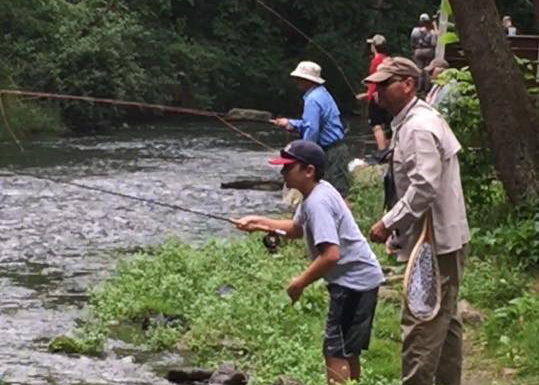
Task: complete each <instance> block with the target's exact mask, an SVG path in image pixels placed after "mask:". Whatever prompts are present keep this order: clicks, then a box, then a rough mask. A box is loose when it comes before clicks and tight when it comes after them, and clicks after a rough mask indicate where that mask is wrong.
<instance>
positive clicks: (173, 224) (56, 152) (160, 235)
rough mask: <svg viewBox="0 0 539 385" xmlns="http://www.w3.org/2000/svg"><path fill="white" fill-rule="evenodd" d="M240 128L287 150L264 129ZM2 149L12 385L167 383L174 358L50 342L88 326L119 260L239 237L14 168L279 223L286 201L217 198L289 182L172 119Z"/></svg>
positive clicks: (237, 142) (226, 135) (251, 151)
mask: <svg viewBox="0 0 539 385" xmlns="http://www.w3.org/2000/svg"><path fill="white" fill-rule="evenodd" d="M238 126H239V127H240V128H241V129H243V130H245V131H247V132H249V133H251V134H253V135H254V136H255V137H256V138H257V139H259V140H260V141H262V142H264V143H266V144H268V145H270V146H272V147H274V148H276V149H277V148H279V147H281V146H282V145H283V144H285V143H286V142H287V141H289V140H291V139H292V138H288V137H287V135H286V134H285V133H283V132H281V131H279V130H277V129H276V128H273V127H272V126H269V125H267V124H254V123H241V124H238ZM23 146H24V148H25V151H24V152H23V153H20V152H19V151H18V149H17V148H16V147H15V146H14V145H12V144H11V143H9V142H5V143H0V152H1V154H2V157H1V158H0V160H1V162H2V164H1V165H0V242H1V243H2V249H1V251H0V334H1V335H2V338H1V339H0V374H3V380H4V382H5V383H8V384H86V385H91V384H111V383H114V384H167V383H168V382H167V381H166V380H164V379H163V378H162V377H161V376H160V375H159V373H160V372H161V369H160V368H163V367H167V366H169V367H170V366H175V365H179V364H181V363H182V362H183V359H184V358H183V357H182V356H181V355H178V354H175V353H161V354H153V353H152V354H150V353H147V352H141V351H140V350H137V349H136V348H135V347H134V346H132V344H130V343H129V342H126V341H122V340H109V342H108V344H107V356H106V358H103V359H100V358H91V357H84V356H82V357H81V356H68V355H61V354H50V353H49V352H48V351H47V349H46V347H47V342H48V341H49V340H50V339H51V338H54V337H56V336H58V335H62V334H69V332H70V331H71V330H72V329H74V327H75V326H76V322H77V319H80V318H81V317H83V316H84V304H85V303H86V301H87V298H88V291H89V290H90V289H91V288H92V287H93V286H94V285H95V284H96V283H98V282H99V281H101V280H102V279H104V278H106V277H107V276H108V275H110V274H111V272H112V271H113V269H114V265H115V252H116V250H129V249H137V248H141V247H145V246H148V245H152V244H156V243H159V242H162V241H164V240H166V239H167V238H168V237H171V236H174V237H176V238H180V239H181V240H183V241H185V242H188V243H194V244H197V243H200V242H204V241H206V240H208V239H209V237H210V236H211V237H213V238H230V237H239V236H241V234H239V233H238V232H237V230H235V229H234V228H233V227H232V226H231V225H230V224H228V223H225V222H221V221H215V220H211V219H208V218H206V217H201V216H196V215H193V214H189V213H185V212H180V211H174V210H171V209H166V208H162V207H156V206H154V205H151V204H145V203H140V202H134V201H128V200H126V199H125V198H121V197H117V196H109V195H105V194H99V193H96V192H94V191H88V190H84V189H80V188H76V187H73V186H67V185H63V184H55V183H52V182H48V181H44V180H39V179H34V178H30V177H23V176H16V175H12V174H10V173H9V170H19V171H25V172H29V173H33V174H38V175H40V176H51V177H54V178H59V179H62V180H65V181H74V182H76V183H80V184H84V185H88V186H92V187H98V188H101V189H105V190H111V191H116V192H121V193H124V194H129V195H134V196H137V197H141V198H148V199H154V200H157V201H161V202H166V203H170V204H177V205H180V206H182V207H187V208H190V209H194V210H199V211H204V212H209V213H213V214H217V215H221V216H226V217H230V216H236V217H237V216H241V215H245V214H248V213H255V212H256V213H263V214H278V213H281V212H283V211H284V210H286V207H285V206H284V205H283V204H282V203H281V200H280V196H281V194H280V192H271V191H252V190H234V189H226V190H224V189H223V190H222V189H220V185H221V183H222V182H230V181H234V180H237V179H252V180H256V179H264V180H280V176H279V170H278V169H275V168H272V167H269V166H268V165H267V164H266V160H267V158H268V157H269V156H271V155H274V153H273V152H270V151H267V150H264V149H262V148H261V147H259V146H258V145H257V144H255V143H253V142H251V141H250V140H249V139H247V138H244V137H242V136H239V135H237V134H235V133H233V132H231V131H230V130H229V129H228V128H226V127H224V126H223V125H222V124H220V123H219V122H217V121H211V120H210V121H207V120H206V121H198V122H189V123H185V122H182V121H167V122H162V123H159V124H156V125H153V126H152V125H145V126H141V127H134V128H130V129H122V130H121V131H119V132H115V133H113V134H110V135H98V136H88V137H63V138H42V139H39V140H29V141H24V142H23Z"/></svg>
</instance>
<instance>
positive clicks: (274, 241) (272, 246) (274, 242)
mask: <svg viewBox="0 0 539 385" xmlns="http://www.w3.org/2000/svg"><path fill="white" fill-rule="evenodd" d="M9 172H10V173H11V174H14V175H19V176H25V177H30V178H35V179H40V180H44V181H47V182H53V183H59V184H65V185H68V186H74V187H78V188H82V189H85V190H90V191H97V192H100V193H103V194H108V195H114V196H117V197H121V198H126V199H131V200H135V201H138V202H143V203H150V204H153V205H156V206H161V207H166V208H169V209H173V210H179V211H184V212H187V213H190V214H195V215H200V216H203V217H206V218H211V219H216V220H218V221H224V222H228V223H232V224H233V225H237V224H238V222H237V221H236V220H234V219H232V218H227V217H224V216H222V215H217V214H211V213H207V212H204V211H199V210H193V209H188V208H186V207H183V206H180V205H176V204H171V203H164V202H160V201H157V200H155V199H151V198H140V197H136V196H134V195H128V194H124V193H119V192H116V191H110V190H106V189H103V188H100V187H93V186H88V185H85V184H81V183H76V182H67V181H65V180H61V179H58V178H53V177H50V176H40V175H36V174H32V173H28V172H21V171H14V170H9ZM2 176H7V175H6V174H3V175H2ZM10 176H12V175H10ZM259 230H262V231H265V232H267V233H268V234H267V235H266V236H265V237H264V238H263V243H264V246H266V248H267V249H268V251H270V252H275V250H276V249H277V247H278V246H279V245H280V240H279V238H278V237H279V236H283V235H286V231H284V230H281V229H270V228H265V227H263V226H259Z"/></svg>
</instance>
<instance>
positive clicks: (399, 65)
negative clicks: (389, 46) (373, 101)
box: [363, 56, 421, 83]
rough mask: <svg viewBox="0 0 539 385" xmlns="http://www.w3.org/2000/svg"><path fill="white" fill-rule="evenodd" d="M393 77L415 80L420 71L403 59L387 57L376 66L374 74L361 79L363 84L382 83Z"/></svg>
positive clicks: (410, 62) (413, 64)
mask: <svg viewBox="0 0 539 385" xmlns="http://www.w3.org/2000/svg"><path fill="white" fill-rule="evenodd" d="M394 75H396V76H403V77H408V76H411V77H413V78H416V79H417V78H418V77H419V76H420V75H421V70H420V69H419V68H418V67H417V66H416V65H415V63H414V62H413V61H411V60H410V59H407V58H405V57H400V56H396V57H388V58H386V59H385V60H384V61H383V62H382V63H381V64H380V65H379V66H378V69H377V70H376V72H375V73H373V74H372V75H370V76H367V77H366V78H365V79H363V83H382V82H385V81H386V80H387V79H389V78H390V77H392V76H394Z"/></svg>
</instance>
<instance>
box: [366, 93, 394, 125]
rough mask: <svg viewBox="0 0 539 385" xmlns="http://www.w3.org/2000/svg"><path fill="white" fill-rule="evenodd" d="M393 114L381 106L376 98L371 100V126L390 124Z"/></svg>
mask: <svg viewBox="0 0 539 385" xmlns="http://www.w3.org/2000/svg"><path fill="white" fill-rule="evenodd" d="M391 119H392V118H391V114H390V113H389V112H387V111H386V110H384V109H383V108H382V107H380V106H379V105H378V104H377V103H376V102H375V101H374V100H371V101H370V102H369V127H371V128H372V127H374V126H383V125H389V124H390V123H391Z"/></svg>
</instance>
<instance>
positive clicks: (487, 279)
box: [460, 242, 529, 309]
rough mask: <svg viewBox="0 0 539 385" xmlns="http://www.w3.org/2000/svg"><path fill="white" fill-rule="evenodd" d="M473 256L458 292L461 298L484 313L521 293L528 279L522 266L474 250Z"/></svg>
mask: <svg viewBox="0 0 539 385" xmlns="http://www.w3.org/2000/svg"><path fill="white" fill-rule="evenodd" d="M474 244H475V242H474ZM472 252H473V255H474V256H473V257H471V258H470V260H469V262H468V263H467V267H466V273H465V275H464V280H463V284H462V288H461V292H460V294H461V296H462V297H463V298H466V299H467V300H469V301H470V302H471V303H473V304H475V305H476V306H480V307H481V308H483V309H496V308H498V307H500V306H503V305H505V304H506V303H508V302H509V301H510V300H512V299H514V298H517V297H519V296H521V295H522V294H523V293H524V291H525V290H526V287H527V285H528V281H529V278H528V277H527V275H526V274H525V270H524V265H523V264H518V263H514V262H513V261H512V260H511V258H510V257H498V256H496V255H491V254H482V253H480V252H478V251H477V250H476V249H475V247H474V248H473V249H472ZM477 255H479V256H480V257H477Z"/></svg>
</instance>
